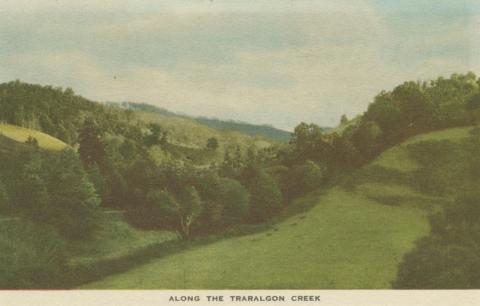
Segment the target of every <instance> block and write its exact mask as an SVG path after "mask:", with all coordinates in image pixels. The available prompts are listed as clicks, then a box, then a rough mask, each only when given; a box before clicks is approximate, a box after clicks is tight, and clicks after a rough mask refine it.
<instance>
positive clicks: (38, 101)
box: [0, 81, 102, 144]
mask: <svg viewBox="0 0 480 306" xmlns="http://www.w3.org/2000/svg"><path fill="white" fill-rule="evenodd" d="M0 109H1V110H2V111H1V112H0V120H2V121H5V122H7V123H11V124H15V125H19V126H24V127H29V128H34V129H38V130H41V131H42V132H45V133H47V134H50V135H52V136H55V137H57V138H59V139H61V140H63V141H66V142H67V143H70V144H72V143H73V142H74V141H75V140H76V133H77V131H78V129H79V127H80V126H81V122H82V116H81V114H82V113H83V112H85V111H92V112H93V113H97V114H101V113H102V107H101V106H100V105H98V104H95V103H93V102H90V101H88V100H86V99H84V98H82V97H80V96H76V95H75V94H74V93H73V91H72V90H71V89H66V90H63V89H62V88H53V87H51V86H40V85H31V84H26V83H22V82H20V81H14V82H9V83H3V84H0Z"/></svg>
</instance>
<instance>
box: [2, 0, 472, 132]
mask: <svg viewBox="0 0 480 306" xmlns="http://www.w3.org/2000/svg"><path fill="white" fill-rule="evenodd" d="M467 71H473V72H475V73H476V74H477V75H479V74H480V1H477V0H455V1H451V0H319V1H313V0H310V1H307V0H305V1H302V0H296V1H283V0H271V1H267V0H230V1H220V0H206V1H203V0H198V1H182V0H172V1H170V0H165V1H147V0H135V1H134V0H129V1H128V0H104V1H101V0H96V1H93V0H83V1H74V0H69V1H66V0H56V1H55V0H0V82H6V81H11V80H15V79H20V80H22V81H25V82H30V83H37V84H43V85H53V86H61V87H64V88H66V87H71V88H73V89H74V91H75V92H76V93H77V94H80V95H83V96H85V97H87V98H90V99H93V100H96V101H118V102H120V101H134V102H144V103H149V104H153V105H157V106H161V107H164V108H166V109H169V110H171V111H176V112H181V113H185V114H189V115H194V116H207V117H216V118H221V119H234V120H240V121H246V122H251V123H258V124H271V125H273V126H275V127H278V128H281V129H285V130H292V129H293V128H294V127H295V126H296V125H297V124H298V123H300V122H309V123H310V122H312V123H316V124H318V125H321V126H335V125H337V124H338V122H339V118H340V116H341V115H342V114H346V115H347V116H348V117H353V116H355V115H357V114H360V113H362V112H364V111H365V110H366V107H367V105H368V104H369V103H370V102H372V100H373V98H374V97H375V95H376V94H377V93H379V92H380V91H381V90H391V89H392V88H393V87H395V86H396V85H398V84H401V83H403V82H404V81H407V80H428V79H433V78H436V77H438V76H449V75H450V74H452V73H465V72H467Z"/></svg>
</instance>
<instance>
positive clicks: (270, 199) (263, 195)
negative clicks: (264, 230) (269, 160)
mask: <svg viewBox="0 0 480 306" xmlns="http://www.w3.org/2000/svg"><path fill="white" fill-rule="evenodd" d="M242 176H243V180H244V182H245V185H246V186H247V188H248V190H249V192H250V195H251V198H250V209H249V214H248V222H250V223H259V222H263V221H265V220H267V219H268V218H270V217H272V216H273V215H275V214H276V213H277V212H278V211H279V210H280V209H281V207H282V203H283V197H282V192H281V191H280V188H279V187H278V185H277V183H276V182H275V180H274V179H273V177H271V176H270V175H268V174H267V172H265V170H263V169H258V168H255V167H253V166H249V167H247V168H246V169H245V171H244V173H243V175H242Z"/></svg>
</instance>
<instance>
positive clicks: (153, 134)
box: [143, 123, 168, 147]
mask: <svg viewBox="0 0 480 306" xmlns="http://www.w3.org/2000/svg"><path fill="white" fill-rule="evenodd" d="M148 129H149V130H150V134H148V135H146V136H144V140H143V141H144V143H145V145H146V146H147V147H151V146H155V145H165V144H166V143H167V142H168V139H167V131H165V130H164V129H163V128H162V126H161V125H159V124H157V123H149V124H148Z"/></svg>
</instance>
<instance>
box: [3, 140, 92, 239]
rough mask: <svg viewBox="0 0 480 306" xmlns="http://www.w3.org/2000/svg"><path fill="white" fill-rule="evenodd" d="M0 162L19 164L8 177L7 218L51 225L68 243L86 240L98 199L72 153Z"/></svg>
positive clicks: (30, 156)
mask: <svg viewBox="0 0 480 306" xmlns="http://www.w3.org/2000/svg"><path fill="white" fill-rule="evenodd" d="M2 158H3V159H7V160H8V159H20V160H22V161H23V167H21V168H20V169H18V168H17V171H18V170H20V171H18V173H17V172H16V171H14V172H11V173H9V174H10V175H9V176H8V181H9V182H8V186H9V188H8V189H9V194H10V195H11V196H10V199H11V200H10V201H11V202H12V203H11V205H10V206H11V209H10V211H11V214H13V215H21V216H25V217H28V218H29V219H30V220H33V221H36V222H39V223H44V224H49V225H52V226H53V227H54V228H55V229H56V230H57V231H58V232H59V233H60V234H62V235H63V236H64V237H66V238H68V239H83V238H88V236H89V235H90V234H91V233H92V232H93V230H94V229H95V213H96V211H95V210H96V207H97V206H98V204H99V199H98V196H97V194H96V192H95V189H94V187H93V185H92V184H91V183H90V181H89V180H88V177H87V174H86V173H85V171H84V169H83V166H82V163H81V161H80V159H79V158H78V156H77V154H76V153H75V152H74V151H73V150H71V149H67V150H65V151H64V152H62V153H60V154H52V155H48V154H44V153H42V152H38V151H34V152H30V153H27V154H24V155H23V156H18V157H17V156H2ZM12 170H13V169H12Z"/></svg>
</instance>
